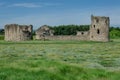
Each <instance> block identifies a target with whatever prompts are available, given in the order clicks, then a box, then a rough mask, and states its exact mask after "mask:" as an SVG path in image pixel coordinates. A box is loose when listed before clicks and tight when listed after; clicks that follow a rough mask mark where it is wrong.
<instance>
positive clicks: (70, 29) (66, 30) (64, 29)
mask: <svg viewBox="0 0 120 80" xmlns="http://www.w3.org/2000/svg"><path fill="white" fill-rule="evenodd" d="M50 28H51V29H52V30H54V35H76V34H77V31H88V30H89V25H60V26H51V27H50Z"/></svg>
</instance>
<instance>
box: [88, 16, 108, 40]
mask: <svg viewBox="0 0 120 80" xmlns="http://www.w3.org/2000/svg"><path fill="white" fill-rule="evenodd" d="M109 26H110V19H109V17H104V16H102V17H101V16H93V15H92V16H91V27H90V40H92V41H103V42H107V41H109V39H110V38H109Z"/></svg>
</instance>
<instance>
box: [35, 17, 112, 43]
mask: <svg viewBox="0 0 120 80" xmlns="http://www.w3.org/2000/svg"><path fill="white" fill-rule="evenodd" d="M109 26H110V19H109V17H105V16H102V17H101V16H93V15H92V16H91V26H90V30H89V31H78V32H77V35H75V36H74V35H64V36H62V35H58V36H55V35H44V33H45V34H46V31H47V34H51V33H50V31H51V30H50V29H49V27H47V29H48V30H45V28H46V27H44V26H42V27H41V28H39V29H38V30H37V31H36V39H39V40H41V39H42V38H44V39H47V40H85V41H102V42H107V41H109V40H110V38H109ZM38 33H41V34H42V35H44V37H43V36H41V34H38Z"/></svg>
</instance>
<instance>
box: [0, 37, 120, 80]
mask: <svg viewBox="0 0 120 80" xmlns="http://www.w3.org/2000/svg"><path fill="white" fill-rule="evenodd" d="M119 79H120V39H112V40H111V41H110V42H106V43H105V42H91V41H35V40H34V41H25V42H5V41H2V40H1V41H0V80H119Z"/></svg>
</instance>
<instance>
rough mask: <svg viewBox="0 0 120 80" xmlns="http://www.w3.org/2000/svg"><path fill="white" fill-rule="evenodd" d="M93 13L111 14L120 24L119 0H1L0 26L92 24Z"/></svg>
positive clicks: (116, 23)
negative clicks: (15, 24) (14, 24)
mask: <svg viewBox="0 0 120 80" xmlns="http://www.w3.org/2000/svg"><path fill="white" fill-rule="evenodd" d="M91 14H93V15H95V16H109V17H110V20H111V25H120V0H0V28H3V27H4V25H5V24H12V23H17V24H32V25H33V26H34V28H38V27H40V26H41V25H44V24H46V25H52V26H54V25H63V24H65V25H68V24H78V25H79V24H90V23H91V21H90V16H91Z"/></svg>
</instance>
